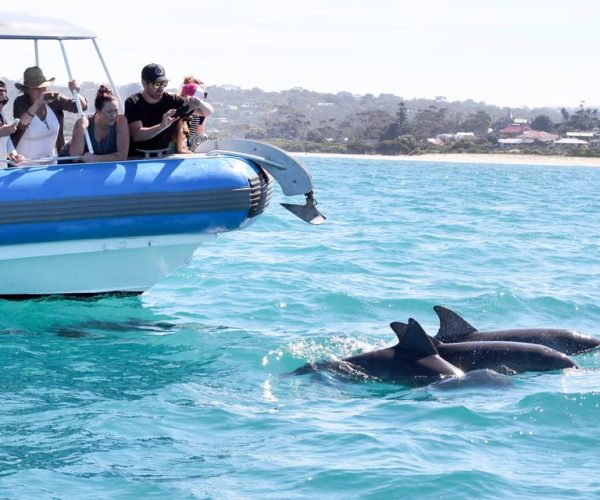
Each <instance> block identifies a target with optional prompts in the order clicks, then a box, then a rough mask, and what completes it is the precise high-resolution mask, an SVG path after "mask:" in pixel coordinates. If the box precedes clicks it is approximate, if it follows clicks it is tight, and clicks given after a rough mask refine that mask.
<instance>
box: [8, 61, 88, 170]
mask: <svg viewBox="0 0 600 500" xmlns="http://www.w3.org/2000/svg"><path fill="white" fill-rule="evenodd" d="M54 80H55V79H54V78H50V79H48V78H46V77H45V76H44V73H43V72H42V69H41V68H40V67H38V66H32V67H30V68H27V69H26V70H25V72H24V73H23V83H15V87H17V89H18V90H20V91H22V92H23V95H20V96H18V97H17V98H16V99H15V102H14V106H13V116H14V117H15V118H18V119H20V122H19V126H18V128H17V131H16V132H15V133H14V134H12V136H11V138H12V141H13V144H14V145H15V147H16V148H17V151H18V152H19V154H22V155H24V156H25V157H26V158H29V159H37V158H45V157H50V156H56V152H57V151H60V149H61V148H62V147H63V146H64V144H65V138H64V132H63V122H64V112H65V111H69V112H71V113H77V104H76V101H75V99H74V98H69V97H66V96H64V95H62V94H59V93H58V92H50V91H49V90H48V87H50V86H51V85H52V84H53V83H54ZM69 89H70V90H71V92H79V85H78V83H77V82H76V81H75V80H71V81H70V82H69ZM79 101H80V103H81V108H82V110H83V111H85V110H86V109H87V107H88V103H87V99H86V98H85V97H83V96H81V95H80V96H79Z"/></svg>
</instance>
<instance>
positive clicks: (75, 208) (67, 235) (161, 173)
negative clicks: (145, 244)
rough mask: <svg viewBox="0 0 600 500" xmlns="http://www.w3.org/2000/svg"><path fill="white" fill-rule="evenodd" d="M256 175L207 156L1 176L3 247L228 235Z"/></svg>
mask: <svg viewBox="0 0 600 500" xmlns="http://www.w3.org/2000/svg"><path fill="white" fill-rule="evenodd" d="M258 171H259V169H258V167H256V166H254V165H252V164H250V163H248V162H246V161H244V160H241V159H236V158H210V157H201V158H194V157H192V158H190V159H161V160H146V161H135V162H134V161H128V162H122V163H103V164H81V165H66V166H51V167H36V168H22V169H10V170H4V171H0V214H1V216H0V245H11V244H21V243H45V242H51V241H66V240H79V239H94V238H114V237H117V238H123V237H135V236H150V235H170V234H186V233H220V232H224V231H232V230H235V229H238V228H239V227H240V226H241V225H242V224H243V223H244V222H245V221H246V220H247V219H248V214H249V209H250V204H251V198H252V196H254V197H255V196H256V195H252V196H251V184H252V183H253V182H254V184H255V185H256V179H257V172H258Z"/></svg>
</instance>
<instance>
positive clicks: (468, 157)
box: [291, 153, 600, 167]
mask: <svg viewBox="0 0 600 500" xmlns="http://www.w3.org/2000/svg"><path fill="white" fill-rule="evenodd" d="M291 154H292V155H293V156H297V157H305V156H312V157H322V158H356V159H364V160H396V161H398V160H400V161H411V162H415V161H416V162H419V161H421V162H432V161H438V162H440V161H441V162H456V163H494V164H506V165H555V166H580V167H584V166H585V167H600V158H585V157H578V156H542V155H521V154H509V153H507V154H502V153H496V154H466V153H457V154H425V155H414V156H407V155H397V156H385V155H358V154H330V153H291Z"/></svg>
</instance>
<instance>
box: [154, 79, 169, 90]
mask: <svg viewBox="0 0 600 500" xmlns="http://www.w3.org/2000/svg"><path fill="white" fill-rule="evenodd" d="M168 84H169V80H166V81H162V82H154V83H153V84H152V86H153V87H154V88H155V89H156V90H158V89H164V88H165V87H166V86H167V85H168Z"/></svg>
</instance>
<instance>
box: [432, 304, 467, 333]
mask: <svg viewBox="0 0 600 500" xmlns="http://www.w3.org/2000/svg"><path fill="white" fill-rule="evenodd" d="M433 310H434V311H435V312H436V314H437V315H438V317H439V318H440V329H439V330H438V333H437V335H436V336H435V337H436V338H437V339H438V340H441V341H442V342H458V341H460V340H462V339H464V338H466V337H468V336H469V335H470V334H471V333H475V332H476V331H477V328H475V327H474V326H472V325H470V324H469V323H467V322H466V321H465V320H464V319H463V318H462V317H461V316H459V315H458V314H456V313H455V312H454V311H452V310H450V309H448V308H446V307H443V306H433Z"/></svg>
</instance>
